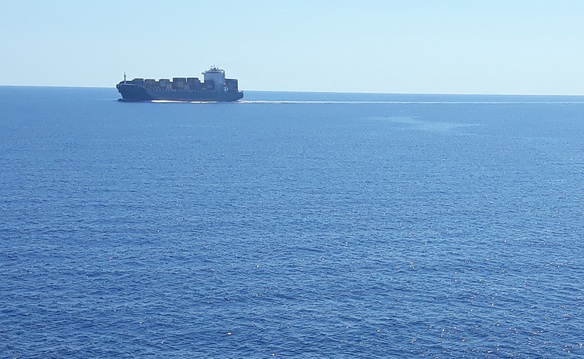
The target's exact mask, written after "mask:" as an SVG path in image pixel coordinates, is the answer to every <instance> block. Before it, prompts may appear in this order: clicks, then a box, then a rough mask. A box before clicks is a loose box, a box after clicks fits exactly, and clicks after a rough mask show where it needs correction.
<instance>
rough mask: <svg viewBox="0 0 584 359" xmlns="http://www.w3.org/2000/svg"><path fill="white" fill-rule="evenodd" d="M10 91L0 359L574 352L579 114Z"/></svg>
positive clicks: (539, 103) (579, 350)
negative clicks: (128, 99) (139, 99)
mask: <svg viewBox="0 0 584 359" xmlns="http://www.w3.org/2000/svg"><path fill="white" fill-rule="evenodd" d="M117 98H118V94H117V93H116V91H115V90H113V89H90V88H86V89H81V88H34V87H31V88H27V87H0V169H1V171H0V216H1V221H0V357H1V358H143V357H151V358H160V357H173V358H196V357H205V358H206V357H217V358H241V357H250V358H252V357H253V358H266V357H272V356H276V357H285V358H286V357H314V358H319V357H322V358H329V357H339V358H343V357H346V358H349V357H351V358H352V357H362V358H406V357H410V358H414V357H415V358H508V357H514V358H558V357H578V356H584V315H583V313H584V281H583V280H582V278H584V250H583V249H582V248H583V246H582V239H583V233H584V98H583V97H558V96H556V97H551V96H542V97H533V96H453V95H450V96H447V95H370V94H318V93H270V92H247V93H246V97H245V98H244V101H242V102H240V103H214V104H213V103H207V104H194V103H122V102H118V101H116V99H117Z"/></svg>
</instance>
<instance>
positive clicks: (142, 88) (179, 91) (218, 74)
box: [116, 66, 243, 102]
mask: <svg viewBox="0 0 584 359" xmlns="http://www.w3.org/2000/svg"><path fill="white" fill-rule="evenodd" d="M202 74H203V82H201V80H199V78H198V77H174V78H172V80H170V79H159V80H154V79H143V78H134V79H132V80H130V81H127V80H126V74H124V80H123V81H121V82H120V83H118V84H117V85H116V88H117V89H118V91H119V92H120V94H121V95H122V98H121V99H120V100H122V101H132V102H137V101H153V100H168V101H221V102H224V101H236V100H239V99H241V98H242V97H243V92H241V91H239V89H238V82H237V80H236V79H228V78H225V71H224V70H223V69H219V68H217V67H215V66H212V67H211V68H210V69H209V70H207V71H205V72H203V73H202Z"/></svg>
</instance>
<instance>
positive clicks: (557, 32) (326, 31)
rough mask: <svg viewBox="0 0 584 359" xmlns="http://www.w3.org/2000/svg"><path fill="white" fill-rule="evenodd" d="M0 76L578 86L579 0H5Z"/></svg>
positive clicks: (307, 85)
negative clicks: (207, 73)
mask: <svg viewBox="0 0 584 359" xmlns="http://www.w3.org/2000/svg"><path fill="white" fill-rule="evenodd" d="M0 49H1V51H0V85H50V86H95V87H108V86H109V87H113V86H114V85H115V83H117V82H118V81H120V80H121V78H122V76H123V73H124V72H126V73H127V74H128V77H130V78H131V77H147V78H161V77H163V78H169V77H178V76H185V77H186V76H198V75H200V73H201V71H204V70H206V69H208V68H209V67H210V66H211V65H217V66H219V67H222V68H224V69H225V70H226V72H227V75H228V77H235V78H238V79H239V81H240V88H241V89H243V90H266V91H271V90H273V91H334V92H383V93H481V94H578V95H582V94H584V1H583V0H553V1H551V0H529V1H527V0H485V1H482V0H476V1H473V0H407V1H405V0H400V1H398V0H359V1H357V0H355V1H349V0H337V1H333V0H330V1H329V0H291V1H287V0H280V1H276V0H265V1H264V0H246V1H244V0H224V1H218V0H217V1H209V0H166V1H159V0H157V1H148V0H141V1H140V0H99V1H93V0H85V1H80V0H52V1H45V0H37V1H35V0H14V1H10V0H0Z"/></svg>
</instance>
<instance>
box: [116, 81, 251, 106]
mask: <svg viewBox="0 0 584 359" xmlns="http://www.w3.org/2000/svg"><path fill="white" fill-rule="evenodd" d="M116 87H117V89H118V91H119V92H120V94H121V95H122V98H121V99H120V101H125V102H143V101H155V100H164V101H193V102H195V101H201V102H213V101H218V102H230V101H237V100H239V99H241V98H243V92H241V91H223V92H219V91H201V90H199V91H197V90H158V89H147V88H144V87H143V86H140V85H132V84H118V85H117V86H116Z"/></svg>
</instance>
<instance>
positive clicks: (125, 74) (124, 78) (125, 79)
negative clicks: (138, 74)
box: [124, 72, 126, 83]
mask: <svg viewBox="0 0 584 359" xmlns="http://www.w3.org/2000/svg"><path fill="white" fill-rule="evenodd" d="M124 83H126V73H125V72H124Z"/></svg>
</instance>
